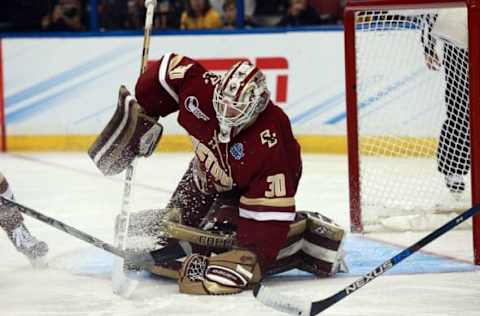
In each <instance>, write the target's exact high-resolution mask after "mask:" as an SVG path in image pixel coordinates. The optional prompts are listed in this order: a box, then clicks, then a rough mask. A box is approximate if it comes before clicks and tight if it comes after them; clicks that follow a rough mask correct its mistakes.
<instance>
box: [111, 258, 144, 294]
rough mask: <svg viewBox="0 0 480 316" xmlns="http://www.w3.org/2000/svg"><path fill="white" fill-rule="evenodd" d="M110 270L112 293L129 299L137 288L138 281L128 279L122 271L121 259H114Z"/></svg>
mask: <svg viewBox="0 0 480 316" xmlns="http://www.w3.org/2000/svg"><path fill="white" fill-rule="evenodd" d="M113 260H114V261H113V269H112V289H113V293H114V294H116V295H120V296H122V297H124V298H130V296H131V295H132V294H133V292H134V291H135V289H136V288H137V286H138V283H139V282H138V280H133V279H129V278H128V277H127V276H126V275H125V272H124V271H123V259H122V258H114V259H113Z"/></svg>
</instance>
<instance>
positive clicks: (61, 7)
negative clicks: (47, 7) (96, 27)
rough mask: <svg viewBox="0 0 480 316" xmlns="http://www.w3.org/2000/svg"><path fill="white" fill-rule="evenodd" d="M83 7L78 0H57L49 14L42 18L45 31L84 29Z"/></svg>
mask: <svg viewBox="0 0 480 316" xmlns="http://www.w3.org/2000/svg"><path fill="white" fill-rule="evenodd" d="M82 19H83V7H82V3H81V2H80V0H58V1H57V3H56V4H55V5H54V6H53V10H52V11H51V13H50V14H47V15H46V16H44V17H43V19H42V29H43V30H45V31H67V32H76V31H85V25H84V24H83V21H82Z"/></svg>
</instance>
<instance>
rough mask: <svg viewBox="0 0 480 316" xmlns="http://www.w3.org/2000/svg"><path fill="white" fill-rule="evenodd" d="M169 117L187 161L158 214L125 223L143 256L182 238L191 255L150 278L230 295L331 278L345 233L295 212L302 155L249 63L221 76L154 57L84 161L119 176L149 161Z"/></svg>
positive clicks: (180, 60) (184, 61)
mask: <svg viewBox="0 0 480 316" xmlns="http://www.w3.org/2000/svg"><path fill="white" fill-rule="evenodd" d="M172 113H177V115H178V123H179V124H180V125H181V126H182V127H183V128H184V129H185V130H186V131H187V132H188V134H189V135H190V137H191V140H192V144H193V152H194V157H193V159H192V160H191V162H190V164H189V165H188V167H187V170H186V172H185V174H184V175H183V177H182V179H181V181H180V183H179V184H178V186H177V188H176V190H175V191H174V193H173V195H172V197H171V199H170V202H169V203H168V205H166V207H165V208H163V209H157V210H148V211H141V212H137V213H133V214H132V215H131V219H130V229H129V235H131V236H137V237H139V236H143V237H145V236H146V237H148V238H151V240H153V241H154V242H153V245H150V246H149V247H150V248H148V250H149V251H151V250H154V249H156V248H159V249H161V247H165V246H166V245H168V244H171V243H175V242H179V241H182V240H183V241H188V243H189V247H190V251H189V252H188V253H187V254H186V256H184V257H183V258H177V259H175V260H171V261H168V262H160V263H158V265H157V266H156V267H155V268H154V269H153V272H154V273H158V274H160V275H163V276H166V277H172V278H176V279H177V280H178V283H179V288H180V291H181V292H184V293H191V294H232V293H238V292H241V291H242V290H244V289H247V288H250V287H251V286H252V285H254V284H255V283H257V282H259V281H260V279H261V278H262V277H264V276H265V275H267V274H273V273H278V272H283V271H287V270H290V269H294V268H298V269H301V270H304V271H308V272H310V273H313V274H315V275H318V276H332V275H334V274H335V273H336V272H337V271H338V270H339V269H340V267H341V266H342V264H341V262H342V251H341V247H342V240H343V238H344V235H345V232H344V230H343V229H342V228H341V227H339V226H338V225H336V224H335V223H334V222H333V221H331V220H330V219H328V218H325V217H324V216H322V215H320V214H318V213H315V212H308V211H296V208H295V194H296V191H297V187H298V183H299V180H300V177H301V174H302V161H301V156H300V146H299V144H298V142H297V141H296V139H295V138H294V136H293V134H292V128H291V124H290V121H289V119H288V117H287V115H286V114H285V113H284V112H283V111H282V109H281V108H279V107H278V106H276V105H275V104H273V102H272V101H271V100H270V93H269V90H268V88H267V84H266V80H265V76H264V74H263V73H262V72H261V71H260V69H259V68H257V67H255V66H254V65H252V64H251V63H249V62H246V61H243V62H239V63H237V64H235V65H234V66H233V67H232V68H231V69H230V70H229V71H228V72H227V73H226V74H225V75H223V76H219V75H217V74H215V73H212V72H208V71H207V70H206V69H205V68H204V67H203V66H202V65H200V64H199V63H198V62H197V61H195V60H193V59H191V58H188V57H184V56H181V55H178V54H173V53H169V54H166V55H164V56H162V57H161V58H160V60H158V61H156V62H153V63H151V64H150V65H149V67H148V69H147V71H146V72H144V73H143V74H142V75H141V76H140V78H139V79H138V81H137V83H136V87H135V96H132V95H131V93H130V92H129V91H128V90H127V89H126V88H125V87H123V86H122V87H121V88H120V93H119V103H118V109H117V112H116V113H115V114H114V116H113V117H112V119H111V121H110V122H109V124H108V125H107V127H106V128H105V129H104V131H103V132H102V133H101V135H100V136H99V137H98V139H97V140H96V142H95V143H94V144H93V145H92V147H91V148H90V150H89V155H90V156H91V158H92V159H93V160H94V162H95V163H96V165H97V167H98V168H99V169H100V170H101V171H102V172H103V173H104V174H116V173H119V172H121V171H123V170H124V169H125V168H126V167H127V166H128V164H129V163H130V162H131V161H132V160H133V159H134V158H135V157H138V156H148V155H150V154H151V153H152V151H153V149H154V148H155V146H156V144H157V143H158V141H159V139H160V137H161V134H162V128H161V125H159V123H157V121H158V119H159V118H160V117H165V116H167V115H169V114H172ZM159 167H162V166H159ZM132 266H134V264H133V265H132ZM132 266H128V267H129V268H134V267H132Z"/></svg>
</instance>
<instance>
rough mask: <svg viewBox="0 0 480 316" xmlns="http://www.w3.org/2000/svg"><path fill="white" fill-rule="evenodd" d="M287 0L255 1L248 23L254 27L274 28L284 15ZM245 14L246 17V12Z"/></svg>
mask: <svg viewBox="0 0 480 316" xmlns="http://www.w3.org/2000/svg"><path fill="white" fill-rule="evenodd" d="M287 4H288V0H270V1H257V2H256V4H255V5H254V10H255V13H254V14H253V16H250V18H249V20H248V21H249V22H250V23H251V24H253V25H255V26H276V25H277V24H278V23H279V22H280V21H281V19H282V17H283V16H284V15H285V12H286V10H287ZM245 14H246V15H247V16H248V12H247V10H245Z"/></svg>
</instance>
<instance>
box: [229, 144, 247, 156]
mask: <svg viewBox="0 0 480 316" xmlns="http://www.w3.org/2000/svg"><path fill="white" fill-rule="evenodd" d="M230 154H231V155H232V156H233V158H235V160H240V159H242V158H243V157H244V156H245V152H244V151H243V144H242V143H235V144H233V145H232V147H230Z"/></svg>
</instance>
